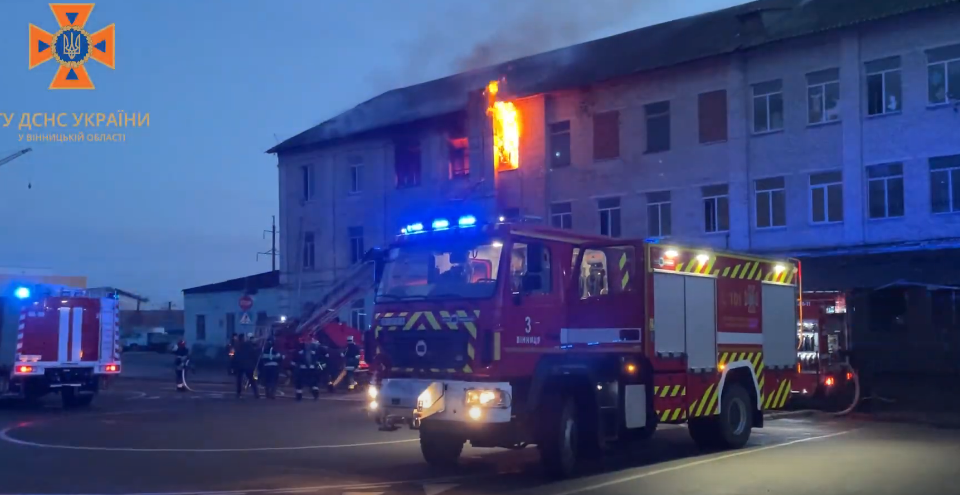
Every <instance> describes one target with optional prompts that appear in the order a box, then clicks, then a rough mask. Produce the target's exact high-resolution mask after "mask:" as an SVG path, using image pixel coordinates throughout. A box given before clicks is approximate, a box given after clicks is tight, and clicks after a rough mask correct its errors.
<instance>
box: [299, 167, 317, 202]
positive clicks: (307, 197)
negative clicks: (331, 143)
mask: <svg viewBox="0 0 960 495" xmlns="http://www.w3.org/2000/svg"><path fill="white" fill-rule="evenodd" d="M300 181H301V182H302V183H303V184H302V186H303V190H301V191H300V200H301V201H304V202H307V201H312V200H313V196H314V193H316V190H315V189H316V188H315V187H314V186H313V165H312V164H311V165H301V166H300Z"/></svg>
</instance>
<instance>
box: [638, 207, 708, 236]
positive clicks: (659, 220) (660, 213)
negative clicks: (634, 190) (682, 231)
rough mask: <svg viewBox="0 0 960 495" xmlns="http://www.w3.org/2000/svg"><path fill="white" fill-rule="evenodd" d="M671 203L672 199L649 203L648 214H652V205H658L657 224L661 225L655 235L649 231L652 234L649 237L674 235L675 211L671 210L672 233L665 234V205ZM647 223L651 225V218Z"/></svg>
mask: <svg viewBox="0 0 960 495" xmlns="http://www.w3.org/2000/svg"><path fill="white" fill-rule="evenodd" d="M671 203H672V201H657V202H654V203H647V215H650V207H651V206H656V207H657V225H658V226H659V227H660V232H658V233H657V235H653V234H652V233H650V232H647V234H650V235H649V236H648V237H653V238H657V239H666V238H668V237H670V236H671V235H673V212H672V211H671V212H670V232H671V233H670V234H667V235H663V205H669V204H671ZM672 208H673V207H672V206H671V209H672ZM647 225H648V226H649V225H650V222H649V219H648V221H647ZM704 227H706V226H704Z"/></svg>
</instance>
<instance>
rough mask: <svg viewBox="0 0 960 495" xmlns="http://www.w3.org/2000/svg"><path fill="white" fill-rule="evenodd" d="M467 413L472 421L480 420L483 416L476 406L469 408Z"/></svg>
mask: <svg viewBox="0 0 960 495" xmlns="http://www.w3.org/2000/svg"><path fill="white" fill-rule="evenodd" d="M467 413H468V414H469V415H470V419H472V420H474V421H478V420H480V416H482V415H483V411H481V410H480V408H479V407H477V406H473V407H471V408H470V410H469V411H468V412H467Z"/></svg>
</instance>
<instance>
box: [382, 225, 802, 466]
mask: <svg viewBox="0 0 960 495" xmlns="http://www.w3.org/2000/svg"><path fill="white" fill-rule="evenodd" d="M799 275H800V270H799V263H798V262H795V261H792V260H789V259H772V258H759V257H755V256H751V255H747V254H740V253H727V252H718V251H713V250H709V249H699V248H691V247H685V246H680V245H672V244H669V245H668V244H657V243H653V244H651V243H647V242H644V241H642V240H625V239H609V238H601V237H592V236H585V235H579V234H574V233H571V232H569V231H564V230H555V229H549V228H543V227H539V226H530V225H524V224H507V223H494V224H488V225H481V224H479V223H478V221H477V219H476V218H474V217H472V216H469V215H466V216H462V217H458V218H437V219H430V220H425V221H424V222H423V223H415V224H412V225H410V226H408V227H407V228H405V229H404V232H403V235H401V236H400V238H399V239H398V240H397V242H396V243H395V244H394V245H393V246H392V247H391V249H390V251H389V256H388V260H387V262H386V265H385V268H384V270H383V274H382V279H381V281H380V283H379V289H378V294H377V300H376V309H375V313H376V314H375V321H374V332H375V336H376V337H375V338H376V345H377V348H378V351H379V354H378V356H377V359H376V361H375V364H374V368H375V369H377V370H378V372H379V378H380V379H378V382H379V386H378V387H371V388H370V390H369V394H370V403H369V406H368V407H369V410H370V414H371V416H372V417H373V418H374V419H375V420H376V422H377V423H378V424H379V425H380V427H381V429H383V430H393V429H396V428H397V427H399V426H401V425H409V426H411V427H413V428H415V429H418V430H419V433H420V446H421V450H422V453H423V456H424V458H425V459H426V460H427V462H429V463H431V464H449V463H451V462H456V459H457V458H458V457H459V455H460V453H461V451H462V449H463V446H464V444H465V443H466V442H469V443H470V444H471V445H472V446H474V447H506V448H523V447H525V446H527V445H536V446H537V447H538V449H539V450H540V454H541V459H542V462H543V464H544V465H545V467H546V468H547V469H548V471H549V472H551V473H552V474H554V475H558V476H567V475H570V474H571V473H572V472H573V471H574V470H575V468H576V467H577V465H578V461H580V460H581V459H584V458H587V457H592V456H595V455H596V454H598V453H600V452H601V451H603V450H604V449H605V448H606V447H608V446H610V445H612V444H614V443H616V442H620V441H624V440H629V439H638V438H645V437H649V436H651V435H653V433H654V431H655V430H656V429H657V425H658V424H661V423H669V424H681V423H686V424H687V425H688V426H689V431H690V435H691V436H692V437H693V440H694V441H695V442H696V443H697V444H699V445H701V446H703V447H710V448H738V447H741V446H743V445H744V444H745V443H746V442H747V440H748V439H749V438H750V434H751V430H752V429H753V428H760V427H762V426H763V419H764V416H763V412H764V411H768V410H775V409H780V408H783V407H784V405H785V404H786V402H787V399H788V397H789V396H790V394H791V390H794V389H797V381H798V379H799V375H798V374H797V368H796V367H797V340H796V339H797V321H798V284H799Z"/></svg>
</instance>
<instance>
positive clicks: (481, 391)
mask: <svg viewBox="0 0 960 495" xmlns="http://www.w3.org/2000/svg"><path fill="white" fill-rule="evenodd" d="M512 392H513V390H512V388H511V386H510V384H509V383H506V382H465V381H458V380H423V379H413V378H394V379H387V380H384V381H383V383H382V384H381V386H380V388H379V389H378V388H375V387H374V386H372V385H371V387H370V388H369V389H368V395H369V399H370V401H369V403H368V405H367V411H368V415H369V416H370V417H371V418H373V419H374V420H375V421H376V423H377V424H379V425H380V426H381V429H384V430H394V429H396V428H397V427H399V426H401V425H407V426H409V427H410V428H413V429H417V428H419V427H420V423H421V422H422V421H424V420H429V421H431V422H432V421H438V422H439V421H444V422H450V423H466V424H475V425H483V424H491V423H493V424H497V423H509V422H510V417H511V415H512V411H511V408H512V404H511V399H512V397H513V395H512Z"/></svg>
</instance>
